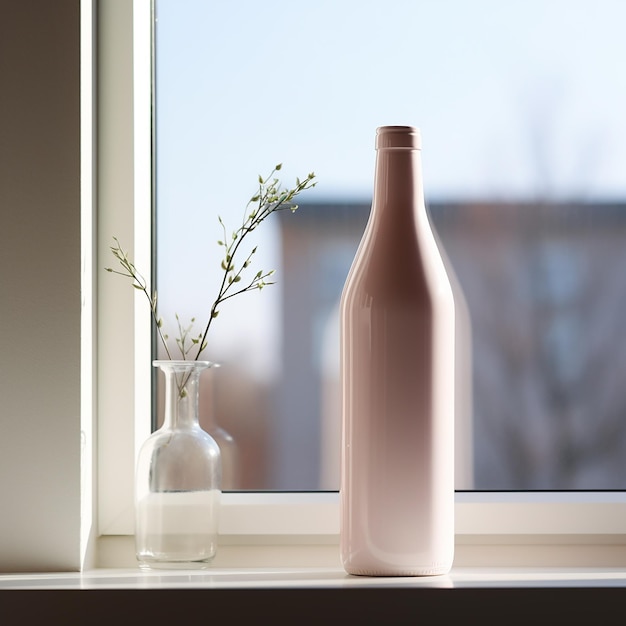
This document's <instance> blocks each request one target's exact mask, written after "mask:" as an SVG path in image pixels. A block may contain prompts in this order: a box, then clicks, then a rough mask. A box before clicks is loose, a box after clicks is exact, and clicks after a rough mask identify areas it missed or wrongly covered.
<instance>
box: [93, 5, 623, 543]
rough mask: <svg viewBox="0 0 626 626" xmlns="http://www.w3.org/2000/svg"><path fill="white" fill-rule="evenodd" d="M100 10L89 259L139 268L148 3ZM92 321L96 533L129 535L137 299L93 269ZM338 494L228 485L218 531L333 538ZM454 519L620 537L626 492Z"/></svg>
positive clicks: (146, 261)
mask: <svg viewBox="0 0 626 626" xmlns="http://www.w3.org/2000/svg"><path fill="white" fill-rule="evenodd" d="M98 13H99V15H100V17H101V20H99V21H98V23H97V25H96V26H97V33H98V40H99V64H100V65H99V79H98V81H99V85H100V88H99V90H98V104H97V110H98V114H99V121H98V136H99V141H98V163H97V172H98V184H99V189H100V192H99V194H98V207H99V209H98V210H99V218H98V250H99V253H98V254H99V256H98V267H99V268H103V267H105V266H106V265H109V264H111V258H110V252H109V249H108V248H109V245H110V243H111V237H112V236H113V235H115V236H117V237H119V238H120V239H121V240H122V242H123V243H124V244H125V245H126V247H129V248H130V249H131V251H132V253H133V255H134V258H135V260H136V262H137V265H138V266H139V267H144V268H148V267H150V264H151V259H150V256H151V249H150V245H151V237H150V232H151V221H150V220H151V210H150V204H151V195H150V194H151V192H152V185H151V177H150V166H151V130H150V106H151V96H150V91H151V90H150V32H151V15H150V0H133V2H132V3H130V2H127V1H126V0H114V1H113V0H107V1H106V2H101V3H100V5H99V9H98ZM133 292H134V293H133ZM98 320H99V323H98V424H99V426H98V441H99V444H98V459H99V461H98V503H99V506H98V510H99V534H100V535H101V536H112V535H132V534H133V532H134V522H133V474H134V463H135V458H136V455H137V450H138V446H139V445H140V443H141V442H142V441H143V440H144V439H145V438H146V437H147V435H148V432H149V419H148V416H149V415H150V399H151V394H150V383H151V360H150V359H151V356H150V322H149V316H148V311H147V307H146V302H145V301H143V300H142V294H140V293H139V292H136V291H135V290H132V289H129V285H128V284H126V283H125V282H124V281H118V280H116V279H114V278H111V277H110V276H109V275H106V274H105V273H103V272H101V273H100V275H99V277H98ZM625 487H626V486H625ZM338 500H339V498H338V494H337V493H327V492H320V493H256V492H249V493H245V492H243V493H242V492H239V493H226V494H224V495H223V512H222V518H221V525H220V533H221V535H222V537H223V540H224V541H225V542H229V541H230V542H240V543H250V542H252V543H254V542H261V543H263V542H266V543H267V541H268V538H270V539H271V541H272V542H273V543H277V542H280V541H292V542H293V541H294V540H295V539H297V538H300V539H302V540H304V539H305V538H306V540H307V541H308V542H311V541H314V542H320V541H321V542H336V541H337V537H338V531H339V512H338V509H339V504H338ZM455 515H456V534H457V543H458V544H460V543H465V544H467V543H470V544H472V543H474V544H480V545H483V544H485V543H493V542H494V541H499V542H500V543H502V544H507V543H511V544H512V543H520V542H521V543H526V544H543V545H545V544H546V543H558V544H563V543H564V542H567V543H568V544H569V545H570V546H575V545H585V546H589V545H590V544H597V545H600V544H602V545H606V544H607V543H611V545H620V546H625V545H626V492H624V491H603V492H584V491H576V492H459V493H457V494H456V510H455Z"/></svg>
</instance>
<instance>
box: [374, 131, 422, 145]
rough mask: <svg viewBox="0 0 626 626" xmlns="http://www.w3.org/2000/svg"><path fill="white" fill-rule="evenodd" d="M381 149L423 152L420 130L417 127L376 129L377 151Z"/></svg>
mask: <svg viewBox="0 0 626 626" xmlns="http://www.w3.org/2000/svg"><path fill="white" fill-rule="evenodd" d="M380 148H408V149H410V150H421V149H422V136H421V134H420V129H419V128H415V126H380V127H379V128H377V129H376V150H379V149H380Z"/></svg>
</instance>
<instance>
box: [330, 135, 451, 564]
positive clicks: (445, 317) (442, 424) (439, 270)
mask: <svg viewBox="0 0 626 626" xmlns="http://www.w3.org/2000/svg"><path fill="white" fill-rule="evenodd" d="M420 150H421V139H420V132H419V130H418V129H416V128H413V127H410V126H383V127H381V128H378V130H377V133H376V151H377V155H376V174H375V181H374V197H373V202H372V209H371V213H370V217H369V221H368V224H367V226H366V228H365V232H364V234H363V239H362V241H361V243H360V246H359V248H358V251H357V253H356V256H355V259H354V262H353V264H352V267H351V269H350V272H349V274H348V277H347V279H346V284H345V286H344V289H343V293H342V297H341V377H342V381H341V382H342V392H343V405H342V411H343V416H342V419H343V427H342V438H343V440H342V459H341V488H340V501H341V508H340V519H341V533H340V537H341V542H340V543H341V559H342V563H343V566H344V568H345V570H346V571H347V572H348V573H350V574H359V575H368V576H421V575H423V576H427V575H436V574H445V573H447V572H448V571H449V570H450V568H451V566H452V560H453V556H454V381H455V377H454V371H455V369H454V299H453V295H452V288H451V285H450V281H449V279H448V276H447V273H446V270H445V266H444V263H443V260H442V258H441V255H440V252H439V249H438V247H437V244H436V241H435V237H434V235H433V232H432V229H431V226H430V222H429V219H428V216H427V213H426V208H425V205H424V192H423V183H422V169H421V152H420Z"/></svg>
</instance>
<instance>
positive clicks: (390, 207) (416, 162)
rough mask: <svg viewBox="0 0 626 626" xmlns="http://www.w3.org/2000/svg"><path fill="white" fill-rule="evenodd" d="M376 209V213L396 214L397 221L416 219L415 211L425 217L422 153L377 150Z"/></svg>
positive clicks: (391, 149) (409, 150)
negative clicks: (402, 218) (403, 217)
mask: <svg viewBox="0 0 626 626" xmlns="http://www.w3.org/2000/svg"><path fill="white" fill-rule="evenodd" d="M373 208H374V213H375V214H381V213H385V212H387V211H393V212H394V214H395V215H396V216H397V217H398V218H399V217H400V216H401V215H404V214H405V215H406V217H407V219H408V218H409V217H415V211H417V212H418V213H424V216H425V207H424V187H423V180H422V160H421V152H420V150H416V149H410V148H379V149H378V150H377V153H376V171H375V178H374V198H373Z"/></svg>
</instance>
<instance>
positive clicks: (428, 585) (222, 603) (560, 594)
mask: <svg viewBox="0 0 626 626" xmlns="http://www.w3.org/2000/svg"><path fill="white" fill-rule="evenodd" d="M510 539H511V538H510V537H509V538H508V540H509V541H510ZM536 539H537V538H534V539H533V543H532V544H531V543H528V542H527V540H526V538H523V537H519V538H517V539H516V540H514V542H513V543H509V544H507V545H505V544H504V543H503V542H499V541H498V539H497V538H492V539H491V540H489V541H484V540H483V541H481V543H480V545H479V544H476V543H474V542H473V541H472V540H463V538H458V540H457V550H456V555H455V565H454V567H453V569H452V571H451V572H450V574H448V575H446V576H428V577H401V578H380V577H375V578H374V577H372V578H369V577H355V576H349V575H347V574H346V573H345V572H344V570H343V569H342V567H341V564H340V562H339V554H338V545H337V543H336V542H334V541H333V542H330V543H328V542H326V543H324V542H322V543H318V544H316V545H313V544H309V545H302V544H297V543H293V542H292V543H289V542H287V543H283V544H281V545H259V544H258V542H257V543H254V544H249V545H241V544H237V545H235V544H232V545H229V544H228V543H226V545H220V548H219V550H218V554H217V557H216V559H215V561H214V562H213V563H212V564H211V566H210V567H209V568H208V569H206V570H149V571H143V570H140V569H139V568H138V567H137V564H136V562H135V561H134V554H133V540H132V537H128V536H124V537H105V538H101V539H100V541H99V543H100V545H99V547H98V552H99V557H98V561H99V562H98V567H95V568H93V569H88V570H86V571H84V572H65V573H61V572H58V573H54V572H53V573H45V574H43V573H29V574H0V606H2V607H3V611H5V610H6V611H8V614H15V613H16V612H19V614H20V616H21V623H35V621H34V620H35V618H38V619H39V620H40V621H41V620H43V619H44V618H45V619H46V620H47V621H48V622H50V623H52V622H53V621H54V617H56V615H58V616H59V619H62V620H63V623H82V622H81V621H80V620H81V616H83V617H84V615H85V612H86V611H88V612H89V613H90V614H94V615H98V616H100V617H101V618H102V621H103V622H106V621H108V619H111V620H113V619H116V618H119V615H120V611H122V613H123V614H128V615H133V614H135V615H141V616H142V618H143V619H144V621H145V623H150V624H152V625H155V624H161V623H163V624H168V626H171V624H173V623H181V622H180V621H179V620H180V618H181V616H182V615H184V616H185V623H195V618H196V617H197V618H198V620H199V619H202V620H203V621H204V620H209V618H210V617H211V616H220V617H221V616H229V617H231V618H234V620H232V621H231V622H230V623H235V624H239V623H248V622H249V623H263V624H264V623H268V624H272V626H274V625H275V624H282V623H284V624H296V623H297V624H300V623H324V621H327V620H328V618H329V617H331V616H333V615H334V616H337V615H339V614H345V615H346V616H350V617H351V621H350V623H357V621H358V623H376V624H387V623H400V622H403V623H405V622H406V620H407V618H409V617H412V618H414V619H417V618H421V617H424V616H425V615H430V614H433V613H432V612H436V615H437V616H439V617H441V618H442V620H444V621H442V622H441V623H448V622H447V621H445V620H446V619H452V618H455V619H459V618H463V619H464V621H467V617H468V615H478V616H480V620H479V621H480V623H485V622H486V623H491V622H490V621H489V617H492V616H493V618H494V621H493V623H501V621H502V617H503V615H515V616H516V617H517V618H518V620H517V621H520V620H524V619H529V620H531V619H532V620H533V622H535V623H537V622H538V621H539V623H543V622H542V621H541V618H545V619H548V618H549V620H552V622H551V623H566V622H567V623H579V620H580V618H581V617H584V618H585V619H586V620H587V623H589V621H588V617H589V615H588V612H589V611H590V610H591V609H590V607H594V606H595V607H596V608H597V607H601V612H603V613H606V614H607V615H611V614H613V613H612V611H615V612H616V613H615V614H618V613H617V611H620V612H621V611H622V610H623V603H624V600H625V599H626V546H623V545H621V544H617V543H612V542H611V541H607V540H606V538H605V539H602V540H600V539H598V541H597V542H595V543H592V544H587V545H582V544H580V543H578V544H576V545H573V544H568V543H567V540H566V539H564V540H563V542H562V543H560V544H556V545H555V544H554V543H549V542H548V540H547V539H546V543H545V544H544V545H539V544H538V543H537V540H536ZM30 591H32V592H36V593H35V594H33V593H29V592H30ZM122 606H123V609H122V608H121V607H122ZM538 606H540V607H541V611H539V609H538ZM555 616H558V617H559V620H557V622H554V618H555ZM585 616H586V617H585ZM29 618H32V619H30V621H29ZM73 618H76V620H74V619H73ZM259 618H262V619H259ZM51 620H52V621H51ZM209 621H210V620H209ZM439 621H441V620H439ZM505 621H507V620H505ZM592 621H593V620H592ZM471 622H472V620H470V623H471ZM38 623H39V622H38ZM41 623H43V621H41ZM58 623H61V622H58ZM546 623H548V622H546Z"/></svg>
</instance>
